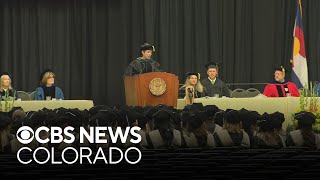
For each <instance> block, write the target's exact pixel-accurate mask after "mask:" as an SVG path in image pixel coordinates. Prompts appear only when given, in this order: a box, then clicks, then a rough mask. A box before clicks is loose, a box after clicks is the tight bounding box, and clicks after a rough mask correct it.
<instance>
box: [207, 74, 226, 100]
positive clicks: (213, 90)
mask: <svg viewBox="0 0 320 180" xmlns="http://www.w3.org/2000/svg"><path fill="white" fill-rule="evenodd" d="M201 84H202V86H203V87H205V89H206V92H207V95H208V96H210V97H213V96H214V94H219V96H220V97H221V96H226V97H230V92H229V88H228V87H227V85H226V84H225V83H224V82H223V81H221V80H220V79H219V78H216V81H215V82H214V84H211V81H210V80H209V79H208V78H205V79H202V81H201Z"/></svg>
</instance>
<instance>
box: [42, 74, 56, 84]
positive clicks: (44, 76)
mask: <svg viewBox="0 0 320 180" xmlns="http://www.w3.org/2000/svg"><path fill="white" fill-rule="evenodd" d="M50 76H53V78H55V76H56V75H55V74H54V73H53V72H46V73H44V75H43V77H42V80H41V83H42V84H43V85H47V80H48V79H49V77H50Z"/></svg>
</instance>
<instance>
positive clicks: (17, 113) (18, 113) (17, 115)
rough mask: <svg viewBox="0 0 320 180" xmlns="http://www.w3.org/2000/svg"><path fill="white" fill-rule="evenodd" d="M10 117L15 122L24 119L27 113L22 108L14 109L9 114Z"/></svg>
mask: <svg viewBox="0 0 320 180" xmlns="http://www.w3.org/2000/svg"><path fill="white" fill-rule="evenodd" d="M8 116H9V117H11V118H12V120H13V121H15V120H17V119H22V118H25V117H26V116H27V114H26V112H24V110H23V109H22V108H21V107H13V108H12V109H11V110H10V111H9V112H8Z"/></svg>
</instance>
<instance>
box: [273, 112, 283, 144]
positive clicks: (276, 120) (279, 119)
mask: <svg viewBox="0 0 320 180" xmlns="http://www.w3.org/2000/svg"><path fill="white" fill-rule="evenodd" d="M271 116H272V126H273V127H274V131H275V132H276V133H278V134H279V135H280V136H281V138H282V139H283V140H284V141H285V142H286V140H287V133H286V131H284V130H283V129H282V124H283V123H284V120H285V119H284V114H283V113H280V112H274V113H272V114H271Z"/></svg>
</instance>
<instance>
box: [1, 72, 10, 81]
mask: <svg viewBox="0 0 320 180" xmlns="http://www.w3.org/2000/svg"><path fill="white" fill-rule="evenodd" d="M3 75H7V76H9V78H10V79H12V76H11V74H10V73H9V72H6V71H5V72H2V73H1V74H0V77H2V76H3Z"/></svg>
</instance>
